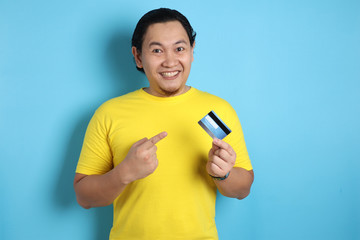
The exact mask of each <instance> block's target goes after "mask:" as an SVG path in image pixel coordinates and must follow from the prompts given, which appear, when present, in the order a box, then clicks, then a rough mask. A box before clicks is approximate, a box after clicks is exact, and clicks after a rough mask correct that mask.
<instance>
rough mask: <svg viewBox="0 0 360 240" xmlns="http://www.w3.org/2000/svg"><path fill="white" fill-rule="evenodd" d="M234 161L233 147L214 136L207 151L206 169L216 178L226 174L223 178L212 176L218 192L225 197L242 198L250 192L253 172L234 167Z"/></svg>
mask: <svg viewBox="0 0 360 240" xmlns="http://www.w3.org/2000/svg"><path fill="white" fill-rule="evenodd" d="M235 161H236V153H235V151H234V149H233V148H232V147H231V146H230V145H229V144H228V143H226V142H224V141H222V140H220V139H216V138H215V139H214V140H213V144H212V148H211V149H210V151H209V160H208V162H207V165H206V170H207V172H208V173H209V174H210V175H211V176H213V177H216V178H224V177H225V176H226V175H227V174H228V176H227V177H226V179H224V180H218V179H216V178H214V183H215V184H216V186H217V188H218V190H219V192H220V193H221V194H222V195H224V196H226V197H231V198H238V199H243V198H245V197H246V196H248V195H249V193H250V188H251V185H252V183H253V181H254V172H253V170H250V171H248V170H246V169H244V168H239V167H234V165H235Z"/></svg>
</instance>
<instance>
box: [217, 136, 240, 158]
mask: <svg viewBox="0 0 360 240" xmlns="http://www.w3.org/2000/svg"><path fill="white" fill-rule="evenodd" d="M213 144H214V145H215V146H218V147H219V148H221V149H224V150H226V151H227V152H228V153H229V154H231V155H233V154H234V153H235V152H234V149H233V148H232V147H231V146H230V144H228V143H227V142H224V141H222V140H220V139H218V138H214V140H213Z"/></svg>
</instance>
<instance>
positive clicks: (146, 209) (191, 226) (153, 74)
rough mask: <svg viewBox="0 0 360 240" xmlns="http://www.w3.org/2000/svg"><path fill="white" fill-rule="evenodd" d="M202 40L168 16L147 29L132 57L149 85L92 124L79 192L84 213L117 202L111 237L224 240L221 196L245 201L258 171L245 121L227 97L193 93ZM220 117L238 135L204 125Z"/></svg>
mask: <svg viewBox="0 0 360 240" xmlns="http://www.w3.org/2000/svg"><path fill="white" fill-rule="evenodd" d="M195 36H196V34H195V32H194V31H193V29H192V27H191V25H190V23H189V22H188V20H187V19H186V17H184V16H183V15H182V14H181V13H179V12H178V11H176V10H170V9H166V8H161V9H156V10H153V11H150V12H148V13H147V14H145V15H144V16H143V17H142V18H141V19H140V21H139V22H138V24H137V26H136V28H135V31H134V34H133V38H132V53H133V55H134V59H135V62H136V67H137V69H138V70H139V71H142V72H144V73H145V75H146V77H147V79H148V81H149V87H146V88H142V89H139V90H137V91H135V92H131V93H128V94H126V95H123V96H120V97H117V98H114V99H111V100H109V101H107V102H105V103H104V104H103V105H102V106H101V107H100V108H99V109H97V111H96V112H95V114H94V116H93V118H92V119H91V121H90V123H89V126H88V129H87V132H86V136H85V139H84V144H83V148H82V151H81V155H80V159H79V163H78V166H77V169H76V175H75V180H74V188H75V192H76V196H77V200H78V202H79V204H80V205H81V206H83V207H84V208H92V207H100V206H106V205H109V204H112V203H113V204H114V223H113V227H112V229H111V233H110V239H114V240H115V239H147V240H148V239H150V240H151V239H164V240H165V239H166V240H169V239H187V240H188V239H218V236H217V230H216V225H215V200H216V190H217V189H218V190H219V191H220V193H221V194H223V195H224V196H227V197H232V198H238V199H242V198H244V197H246V196H247V195H248V194H249V192H250V188H251V185H252V182H253V177H254V175H253V171H252V166H251V163H250V159H249V156H248V153H247V150H246V146H245V142H244V137H243V133H242V129H241V125H240V122H239V120H238V117H237V115H236V113H235V111H234V110H233V108H232V107H231V106H230V105H229V104H228V103H227V102H226V101H225V100H223V99H221V98H219V97H216V96H214V95H211V94H209V93H206V92H202V91H200V90H197V89H195V88H192V87H190V86H188V85H186V82H187V80H188V77H189V74H190V69H191V64H192V62H193V60H194V47H195ZM210 111H214V112H216V113H217V114H218V115H219V116H220V118H221V119H222V120H223V121H224V122H225V123H226V124H227V125H228V126H229V128H230V129H231V133H230V134H229V135H228V136H226V137H225V138H224V139H223V140H220V139H217V138H214V139H213V140H212V139H211V138H210V137H209V135H207V133H206V132H205V131H204V130H203V129H202V128H201V127H200V125H199V124H198V121H199V120H200V119H202V118H203V117H204V116H205V115H206V114H208V113H209V112H210Z"/></svg>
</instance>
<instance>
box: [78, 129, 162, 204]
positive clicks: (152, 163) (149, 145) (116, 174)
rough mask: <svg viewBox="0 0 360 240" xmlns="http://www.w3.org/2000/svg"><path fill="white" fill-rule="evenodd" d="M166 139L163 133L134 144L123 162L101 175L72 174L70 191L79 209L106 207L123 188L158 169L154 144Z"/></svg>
mask: <svg viewBox="0 0 360 240" xmlns="http://www.w3.org/2000/svg"><path fill="white" fill-rule="evenodd" d="M166 136H167V133H166V132H162V133H159V134H158V135H156V136H154V137H152V138H150V139H147V138H143V139H141V140H139V141H137V142H136V143H134V144H133V145H132V146H131V148H130V150H129V152H128V154H127V155H126V157H125V159H124V160H123V161H122V162H121V163H120V164H119V165H117V166H116V167H115V168H113V169H112V170H110V171H109V172H107V173H105V174H102V175H85V174H80V173H76V175H75V179H74V189H75V193H76V199H77V201H78V203H79V204H80V206H82V207H84V208H86V209H88V208H92V207H102V206H107V205H110V204H111V203H112V202H113V201H114V200H115V199H116V198H117V196H119V194H120V193H121V192H122V191H123V190H124V189H125V188H126V186H127V185H128V184H129V183H131V182H133V181H135V180H137V179H141V178H144V177H146V176H148V175H150V174H151V173H153V172H154V171H155V169H156V168H157V165H158V159H157V156H156V151H157V147H156V145H155V144H156V143H157V142H159V141H160V140H161V139H163V138H164V137H166Z"/></svg>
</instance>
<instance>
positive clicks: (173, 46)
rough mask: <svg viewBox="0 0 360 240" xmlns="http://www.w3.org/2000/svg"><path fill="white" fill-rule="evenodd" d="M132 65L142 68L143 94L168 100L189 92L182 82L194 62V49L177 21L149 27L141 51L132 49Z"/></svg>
mask: <svg viewBox="0 0 360 240" xmlns="http://www.w3.org/2000/svg"><path fill="white" fill-rule="evenodd" d="M132 53H133V55H134V58H135V62H136V65H137V66H138V67H139V68H143V69H144V72H145V74H146V77H147V79H148V80H149V85H150V86H149V88H146V89H145V91H146V92H148V93H150V94H152V95H154V96H159V97H171V96H177V95H180V94H183V93H185V92H186V91H188V90H189V89H190V87H189V86H186V85H185V84H186V81H187V79H188V77H189V74H190V69H191V63H192V62H193V60H194V46H191V45H190V41H189V37H188V35H187V33H186V31H185V29H184V28H183V26H182V25H181V23H180V22H178V21H171V22H165V23H156V24H152V25H150V26H149V28H148V30H147V32H146V34H145V38H144V42H143V44H142V51H141V52H139V51H138V50H137V49H136V48H135V47H132Z"/></svg>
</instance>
